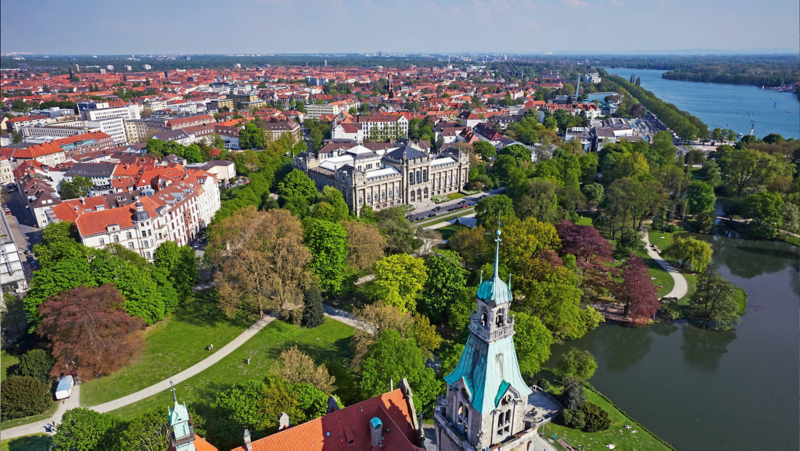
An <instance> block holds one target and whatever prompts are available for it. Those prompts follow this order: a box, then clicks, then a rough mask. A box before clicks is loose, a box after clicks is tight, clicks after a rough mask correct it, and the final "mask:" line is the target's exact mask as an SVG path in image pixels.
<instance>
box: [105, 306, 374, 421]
mask: <svg viewBox="0 0 800 451" xmlns="http://www.w3.org/2000/svg"><path fill="white" fill-rule="evenodd" d="M353 332H354V329H353V328H352V327H350V326H348V325H346V324H343V323H340V322H338V321H334V320H332V319H329V318H326V319H325V323H324V324H323V325H321V326H319V327H317V328H315V329H306V328H303V327H298V326H293V325H291V324H288V323H285V322H283V321H279V320H275V321H273V322H272V323H271V324H269V325H268V326H267V327H265V328H264V329H262V330H261V331H260V332H259V333H257V334H256V335H255V336H254V337H253V338H251V339H250V340H248V341H247V343H245V344H244V345H242V346H241V347H239V349H237V350H235V351H234V352H232V353H231V354H229V355H228V356H226V357H225V358H223V359H222V360H220V361H219V362H218V363H217V364H216V365H214V366H212V367H210V368H208V369H206V370H205V371H203V372H202V373H200V374H198V375H196V376H194V377H192V378H190V379H188V380H186V381H184V382H181V383H180V384H178V385H177V386H176V394H177V396H178V400H179V401H180V402H184V401H186V403H187V404H189V405H196V406H209V405H211V404H212V403H213V402H214V399H215V398H216V396H217V394H218V393H219V392H221V391H223V390H225V389H227V388H228V387H230V386H232V385H234V384H236V383H239V382H244V381H247V380H253V379H255V380H262V379H263V378H264V377H265V376H266V375H267V374H268V373H269V372H270V369H271V368H272V366H273V364H274V363H275V360H276V359H277V358H278V357H280V354H281V351H283V350H284V349H289V348H291V347H292V346H294V345H297V347H298V349H300V350H301V351H303V352H305V353H306V354H308V355H310V356H311V357H312V358H313V359H314V361H316V362H317V364H325V366H327V367H328V371H330V373H331V374H332V375H333V376H335V377H336V386H337V387H338V389H337V390H336V392H335V393H336V394H337V395H339V396H340V397H341V398H342V401H343V402H344V403H345V404H346V405H347V404H351V403H353V402H355V401H358V399H356V398H357V394H356V380H355V377H354V376H353V374H352V373H351V372H350V371H348V370H347V369H346V368H345V367H344V363H345V360H346V359H347V356H348V354H349V352H350V349H349V341H350V336H352V335H353ZM215 347H216V345H215ZM248 357H251V358H252V360H251V361H250V364H249V365H248V364H247V362H246V360H247V358H248ZM172 403H173V401H172V392H170V391H169V390H165V391H163V392H161V393H158V394H156V395H154V396H151V397H149V398H146V399H143V400H141V401H138V402H136V403H134V404H131V405H128V406H125V407H123V408H121V409H117V410H113V411H111V412H110V413H111V415H114V416H116V417H118V418H122V419H126V420H130V419H131V418H133V417H135V416H136V415H139V414H141V413H143V412H145V411H147V410H149V409H152V408H163V409H165V411H166V408H167V407H168V406H170V405H171V404H172Z"/></svg>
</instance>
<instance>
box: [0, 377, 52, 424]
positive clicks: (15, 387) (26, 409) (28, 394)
mask: <svg viewBox="0 0 800 451" xmlns="http://www.w3.org/2000/svg"><path fill="white" fill-rule="evenodd" d="M0 392H2V393H1V394H0V395H1V398H0V400H1V401H2V405H3V409H2V420H3V421H6V420H10V419H12V418H24V417H29V416H31V415H39V414H40V413H44V411H46V410H47V408H48V407H50V402H51V401H52V397H51V396H50V390H49V387H47V386H46V385H45V384H44V382H42V381H41V380H40V379H37V378H35V377H30V376H9V377H8V379H6V380H4V381H3V383H2V385H0Z"/></svg>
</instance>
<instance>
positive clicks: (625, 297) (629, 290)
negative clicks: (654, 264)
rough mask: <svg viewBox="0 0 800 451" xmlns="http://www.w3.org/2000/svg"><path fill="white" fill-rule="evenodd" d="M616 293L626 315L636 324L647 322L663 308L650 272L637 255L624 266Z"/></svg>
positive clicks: (632, 256) (632, 255)
mask: <svg viewBox="0 0 800 451" xmlns="http://www.w3.org/2000/svg"><path fill="white" fill-rule="evenodd" d="M616 292H617V299H619V300H620V301H622V302H623V303H624V304H625V315H626V316H630V318H631V319H632V320H633V321H634V322H642V321H646V320H647V319H648V318H650V317H652V316H653V315H655V313H656V312H657V311H658V308H659V307H660V306H661V304H660V303H659V302H658V291H657V290H656V287H654V286H653V284H652V283H651V282H650V271H648V270H647V266H646V265H645V264H644V260H642V257H639V256H638V255H635V254H630V258H629V259H628V260H626V261H625V263H623V264H622V281H621V282H620V283H619V284H617V289H616Z"/></svg>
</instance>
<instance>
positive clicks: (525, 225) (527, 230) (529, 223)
mask: <svg viewBox="0 0 800 451" xmlns="http://www.w3.org/2000/svg"><path fill="white" fill-rule="evenodd" d="M502 222H503V223H504V224H503V225H502V227H501V229H500V230H501V231H502V234H501V239H502V240H503V245H502V246H500V262H501V264H502V265H504V266H505V267H506V268H507V269H509V270H510V271H513V272H515V273H519V272H521V271H522V269H521V268H522V266H523V264H524V262H526V261H528V260H530V259H531V258H534V257H535V256H537V255H538V254H539V253H540V252H541V251H543V250H545V249H555V248H558V247H559V246H560V244H561V241H560V240H559V238H558V232H556V228H555V227H554V226H553V225H552V224H549V223H546V222H540V221H537V220H536V219H535V218H530V217H529V218H525V219H524V220H519V219H517V218H515V217H513V216H512V217H510V218H508V219H507V220H503V221H502Z"/></svg>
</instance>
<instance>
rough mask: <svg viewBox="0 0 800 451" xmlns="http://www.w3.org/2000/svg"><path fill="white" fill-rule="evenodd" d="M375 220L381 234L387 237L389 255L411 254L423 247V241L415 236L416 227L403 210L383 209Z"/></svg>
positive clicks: (376, 214)
mask: <svg viewBox="0 0 800 451" xmlns="http://www.w3.org/2000/svg"><path fill="white" fill-rule="evenodd" d="M363 214H364V210H362V215H363ZM375 220H376V222H377V226H378V229H379V230H380V231H381V234H383V236H385V237H386V251H387V252H388V253H389V254H410V253H411V252H414V251H415V250H416V249H418V248H419V247H420V246H421V245H422V240H420V239H418V238H416V237H415V236H414V232H415V230H414V226H413V225H412V224H411V222H410V221H409V220H408V219H406V218H405V213H404V212H403V209H401V208H399V207H395V208H385V209H382V210H381V211H379V212H377V213H375Z"/></svg>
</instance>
